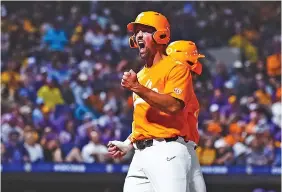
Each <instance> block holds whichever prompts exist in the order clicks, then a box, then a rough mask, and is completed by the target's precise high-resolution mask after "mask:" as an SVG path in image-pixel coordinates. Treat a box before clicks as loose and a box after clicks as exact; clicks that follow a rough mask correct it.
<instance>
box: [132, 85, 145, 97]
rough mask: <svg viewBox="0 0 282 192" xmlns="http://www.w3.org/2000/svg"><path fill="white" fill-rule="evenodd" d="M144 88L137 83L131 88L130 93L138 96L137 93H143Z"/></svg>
mask: <svg viewBox="0 0 282 192" xmlns="http://www.w3.org/2000/svg"><path fill="white" fill-rule="evenodd" d="M144 88H145V87H144V86H143V85H141V84H140V83H139V82H137V83H136V85H135V86H134V87H133V88H132V91H133V92H134V93H136V94H137V95H138V94H139V93H142V92H144Z"/></svg>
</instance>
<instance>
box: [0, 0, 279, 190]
mask: <svg viewBox="0 0 282 192" xmlns="http://www.w3.org/2000/svg"><path fill="white" fill-rule="evenodd" d="M145 10H155V11H159V12H161V13H163V14H164V15H166V16H167V17H168V19H169V21H170V23H171V27H172V41H174V40H179V39H185V40H193V41H195V42H196V44H197V45H198V49H199V51H200V52H201V53H203V54H205V55H206V58H205V59H203V60H201V62H202V63H203V65H204V68H203V74H202V75H201V76H200V77H195V78H194V85H195V90H196V94H197V96H198V98H199V101H200V104H201V112H200V116H199V130H200V134H201V141H200V147H199V148H198V149H197V153H198V155H199V157H200V162H201V164H202V166H203V172H204V174H205V178H206V182H207V186H208V191H211V192H212V191H217V192H220V191H226V190H227V191H236V192H237V191H242V192H243V191H246V192H247V191H251V192H252V191H256V192H265V191H276V192H278V191H281V184H280V175H281V168H280V167H281V2H278V1H277V2H96V1H92V2H7V1H4V2H3V1H2V2H1V171H2V179H1V180H2V190H3V191H9V192H10V191H28V192H35V191H36V192H37V191H103V192H104V191H113V192H115V191H121V189H122V184H123V180H124V176H125V173H126V170H127V168H128V167H127V164H128V163H129V162H130V159H131V157H132V154H129V155H128V156H126V157H125V158H124V159H122V160H121V161H113V160H112V159H109V158H108V157H107V155H105V147H103V146H104V145H105V144H106V143H107V142H108V141H109V140H112V139H121V140H123V139H125V138H126V137H127V135H128V134H129V133H130V131H131V121H132V98H131V94H130V93H129V92H127V91H125V90H123V89H121V88H120V78H121V74H122V73H123V71H125V70H128V69H131V68H132V69H133V70H135V71H138V69H140V67H141V66H142V62H141V61H140V60H139V58H138V54H137V52H136V50H132V49H129V47H128V44H127V43H128V37H129V36H128V35H129V34H127V32H126V25H127V23H128V22H130V21H131V20H133V19H134V18H135V17H136V16H137V14H138V13H140V12H141V11H145ZM94 133H98V137H99V138H98V137H97V134H94ZM90 138H91V139H90ZM93 153H95V155H93Z"/></svg>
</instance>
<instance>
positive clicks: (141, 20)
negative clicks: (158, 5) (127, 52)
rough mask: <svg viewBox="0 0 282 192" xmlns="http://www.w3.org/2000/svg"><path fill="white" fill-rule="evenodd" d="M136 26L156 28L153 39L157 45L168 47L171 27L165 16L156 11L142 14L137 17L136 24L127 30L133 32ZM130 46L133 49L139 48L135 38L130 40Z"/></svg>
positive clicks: (132, 23)
mask: <svg viewBox="0 0 282 192" xmlns="http://www.w3.org/2000/svg"><path fill="white" fill-rule="evenodd" d="M136 24H141V25H147V26H150V27H154V28H155V29H156V31H155V32H154V34H153V39H154V41H155V42H156V43H157V44H164V45H166V44H168V42H169V41H170V25H169V22H168V20H167V18H166V17H165V16H164V15H162V14H160V13H157V12H154V11H146V12H142V13H140V14H139V15H138V16H137V17H136V19H135V21H134V22H131V23H129V24H128V25H127V30H128V31H129V32H133V30H134V26H135V25H136ZM129 46H130V47H131V48H137V43H136V40H135V37H134V36H131V37H130V38H129Z"/></svg>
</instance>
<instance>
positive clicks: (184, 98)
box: [132, 64, 193, 115]
mask: <svg viewBox="0 0 282 192" xmlns="http://www.w3.org/2000/svg"><path fill="white" fill-rule="evenodd" d="M191 78H192V77H191V73H190V70H189V68H188V66H187V65H183V64H177V65H175V66H174V67H173V68H172V69H171V71H170V72H169V74H168V75H167V77H166V82H165V89H164V93H162V94H160V93H157V92H155V91H153V90H151V89H148V88H146V87H144V86H142V85H141V84H139V83H138V84H139V85H138V86H136V87H134V88H133V89H132V91H133V92H135V93H136V94H137V95H139V96H140V97H141V98H142V99H143V100H145V101H146V102H147V103H148V104H149V105H150V106H152V107H154V108H157V109H159V110H160V111H163V112H165V113H167V114H170V115H174V114H177V113H178V112H180V111H181V110H182V109H183V108H184V107H185V106H186V104H187V102H188V101H189V100H190V98H191V96H192V91H193V90H192V86H191V84H190V83H191Z"/></svg>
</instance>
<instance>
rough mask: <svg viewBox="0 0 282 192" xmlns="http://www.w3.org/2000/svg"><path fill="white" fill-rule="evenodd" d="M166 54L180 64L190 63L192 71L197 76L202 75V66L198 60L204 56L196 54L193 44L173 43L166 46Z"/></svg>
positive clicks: (190, 42) (195, 47)
mask: <svg viewBox="0 0 282 192" xmlns="http://www.w3.org/2000/svg"><path fill="white" fill-rule="evenodd" d="M166 53H167V55H169V56H171V57H173V58H174V59H176V60H178V61H180V62H186V63H187V62H190V63H191V70H192V71H194V72H195V73H197V74H198V75H200V74H201V73H202V64H201V63H200V62H199V61H198V59H199V58H204V57H205V56H204V55H202V54H199V53H198V49H197V46H196V44H195V43H194V42H192V41H185V40H180V41H174V42H172V43H170V44H169V45H168V47H167V48H166Z"/></svg>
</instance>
